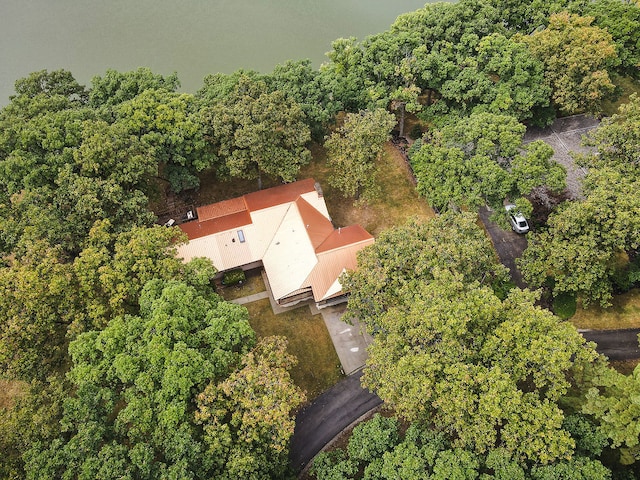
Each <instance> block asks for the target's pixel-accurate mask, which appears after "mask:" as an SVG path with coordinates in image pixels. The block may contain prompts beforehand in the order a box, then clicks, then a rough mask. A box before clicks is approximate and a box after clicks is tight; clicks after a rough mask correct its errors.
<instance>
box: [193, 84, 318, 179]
mask: <svg viewBox="0 0 640 480" xmlns="http://www.w3.org/2000/svg"><path fill="white" fill-rule="evenodd" d="M204 115H205V122H206V125H207V127H206V128H207V129H208V142H209V148H211V149H212V150H213V151H214V152H215V155H217V157H218V158H219V159H220V161H221V162H222V163H221V167H222V171H223V172H225V171H226V172H227V173H228V174H230V175H231V176H235V177H242V178H248V179H253V178H257V179H258V188H261V175H262V174H267V175H271V176H272V177H275V178H280V179H282V180H283V181H286V182H291V181H293V180H295V177H296V174H297V173H298V171H299V170H300V167H301V166H302V165H305V164H306V163H308V162H309V160H310V159H311V153H310V152H309V150H308V149H307V147H306V144H307V142H309V140H310V139H311V134H310V131H309V127H308V126H307V124H306V123H305V122H304V112H303V111H302V109H301V108H300V106H299V105H298V104H297V103H295V102H294V101H293V100H292V99H291V98H290V97H287V96H286V95H285V94H284V93H282V92H280V91H278V90H275V91H273V92H269V91H268V90H267V87H266V84H265V83H264V82H263V81H261V80H255V79H252V78H251V77H250V76H248V75H241V76H240V77H239V78H238V81H237V83H236V84H235V86H233V90H231V92H230V93H229V94H228V95H227V96H226V97H225V98H224V99H222V100H220V101H218V102H216V103H214V104H213V105H211V106H210V107H209V108H207V109H206V111H205V113H204Z"/></svg>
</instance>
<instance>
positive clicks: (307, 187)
mask: <svg viewBox="0 0 640 480" xmlns="http://www.w3.org/2000/svg"><path fill="white" fill-rule="evenodd" d="M315 184H316V181H315V180H314V179H313V178H307V179H306V180H300V181H298V182H293V183H287V184H285V185H278V186H277V187H273V188H267V189H266V190H260V191H258V192H253V193H248V194H247V195H245V196H244V201H245V202H246V205H247V208H248V209H249V211H250V212H255V211H256V210H262V209H263V208H269V207H273V206H275V205H281V204H283V203H290V202H293V201H295V200H296V199H297V198H298V197H299V196H300V195H302V194H303V193H309V192H313V191H314V190H315Z"/></svg>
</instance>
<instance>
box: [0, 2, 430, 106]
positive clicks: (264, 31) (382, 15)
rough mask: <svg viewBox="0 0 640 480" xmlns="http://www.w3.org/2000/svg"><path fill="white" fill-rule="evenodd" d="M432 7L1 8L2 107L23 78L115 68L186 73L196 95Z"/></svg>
mask: <svg viewBox="0 0 640 480" xmlns="http://www.w3.org/2000/svg"><path fill="white" fill-rule="evenodd" d="M425 1H426V0H100V1H98V0H0V9H1V10H0V105H5V104H6V103H7V101H8V97H9V95H11V94H12V93H13V84H14V82H15V80H16V79H18V78H21V77H24V76H26V75H28V74H29V73H30V72H33V71H36V70H42V69H45V68H46V69H48V70H55V69H59V68H65V69H67V70H70V71H71V72H72V73H73V74H74V76H75V77H76V79H77V80H78V81H79V82H80V83H83V84H88V83H89V81H90V80H91V78H92V77H93V76H94V75H101V74H103V73H104V72H105V70H106V69H108V68H113V69H116V70H120V71H129V70H132V69H135V68H137V67H140V66H147V67H149V68H151V69H152V70H153V71H154V72H156V73H162V74H165V75H166V74H169V73H172V72H174V71H176V72H177V73H178V76H179V78H180V81H181V83H182V89H183V90H184V91H187V92H195V91H196V90H197V89H198V88H199V87H200V86H201V85H202V79H203V78H204V76H205V75H207V74H209V73H216V72H223V73H231V72H233V71H234V70H237V69H239V68H245V69H253V70H258V71H260V72H270V71H271V70H272V69H273V67H274V66H275V65H277V64H278V63H282V62H284V61H285V60H288V59H296V60H299V59H304V58H309V59H311V60H312V61H313V63H314V65H315V66H319V65H320V63H322V62H323V61H324V60H325V57H324V53H325V52H327V51H328V50H329V49H330V47H331V41H333V40H335V39H336V38H339V37H349V36H355V37H358V38H359V39H362V38H364V37H365V36H366V35H369V34H372V33H377V32H381V31H383V30H386V29H387V28H388V27H389V26H390V25H391V23H392V22H393V21H394V20H395V18H396V17H397V16H398V15H399V14H401V13H404V12H408V11H413V10H416V9H418V8H420V7H422V6H423V5H424V4H425Z"/></svg>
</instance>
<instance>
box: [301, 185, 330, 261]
mask: <svg viewBox="0 0 640 480" xmlns="http://www.w3.org/2000/svg"><path fill="white" fill-rule="evenodd" d="M296 206H297V207H298V211H299V212H300V217H301V218H302V222H303V223H304V226H305V228H306V229H307V235H308V236H309V240H311V245H313V248H314V250H315V249H316V248H318V246H319V245H321V244H322V243H323V242H324V241H325V240H326V239H327V237H328V236H329V235H331V232H333V224H332V223H331V222H330V221H329V219H328V218H327V217H325V216H324V215H323V214H322V213H320V212H319V211H318V210H316V209H315V208H313V207H312V206H311V205H309V202H307V201H306V200H304V199H303V198H302V197H300V198H298V199H297V200H296Z"/></svg>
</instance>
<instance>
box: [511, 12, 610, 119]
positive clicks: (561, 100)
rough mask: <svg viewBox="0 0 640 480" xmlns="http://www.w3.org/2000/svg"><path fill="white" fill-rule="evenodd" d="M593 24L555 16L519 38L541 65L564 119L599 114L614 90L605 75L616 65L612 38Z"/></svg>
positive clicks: (588, 20) (589, 20) (578, 18)
mask: <svg viewBox="0 0 640 480" xmlns="http://www.w3.org/2000/svg"><path fill="white" fill-rule="evenodd" d="M592 22H593V17H581V16H579V15H572V14H569V13H568V12H563V13H557V14H554V15H552V16H551V17H550V20H549V26H548V27H547V28H545V29H544V30H541V31H538V32H535V33H534V34H533V35H530V36H522V37H521V38H522V41H523V42H525V43H527V44H528V45H529V47H530V48H531V53H532V54H533V56H534V57H536V58H538V59H539V60H540V61H542V62H543V63H544V65H545V77H546V79H547V81H548V82H549V84H550V85H551V88H552V90H553V93H552V98H553V103H554V104H555V105H556V107H557V108H558V109H559V110H560V112H561V113H563V114H565V115H571V114H574V113H581V112H589V113H593V114H597V113H600V112H601V108H602V107H601V104H602V101H603V100H605V99H606V98H608V97H609V96H610V95H611V94H612V93H613V90H614V88H615V87H614V85H613V83H612V81H611V79H610V78H609V73H608V71H607V67H609V66H612V65H615V63H616V62H617V55H616V49H615V45H614V43H613V38H612V37H611V34H609V32H607V31H606V30H603V29H601V28H599V27H596V26H593V25H591V24H592Z"/></svg>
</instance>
